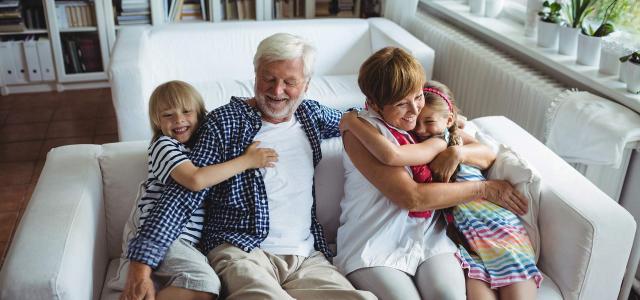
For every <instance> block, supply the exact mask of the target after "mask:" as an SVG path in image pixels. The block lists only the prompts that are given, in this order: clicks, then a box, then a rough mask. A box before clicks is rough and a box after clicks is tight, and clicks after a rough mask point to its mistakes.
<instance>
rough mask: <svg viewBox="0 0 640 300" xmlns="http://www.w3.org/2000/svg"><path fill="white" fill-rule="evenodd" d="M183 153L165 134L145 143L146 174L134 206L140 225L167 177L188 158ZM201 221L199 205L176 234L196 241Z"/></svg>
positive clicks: (146, 216) (163, 186) (186, 150)
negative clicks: (147, 144) (142, 191)
mask: <svg viewBox="0 0 640 300" xmlns="http://www.w3.org/2000/svg"><path fill="white" fill-rule="evenodd" d="M186 153H188V149H186V148H185V147H184V145H183V144H182V143H180V142H178V141H177V140H175V139H172V138H170V137H167V136H161V137H159V138H158V139H157V140H156V141H155V142H153V143H151V145H149V149H148V169H149V176H148V178H147V181H146V182H145V184H144V186H145V192H144V193H143V194H142V197H141V198H140V200H139V201H138V206H137V207H138V209H139V210H140V214H139V215H140V226H141V227H142V224H144V222H145V221H146V219H147V218H148V217H149V213H150V212H151V210H152V209H153V208H154V207H155V204H156V202H157V201H158V199H160V196H161V195H162V191H163V190H164V188H165V184H167V180H169V178H170V174H171V171H173V169H174V168H175V167H177V166H178V165H180V164H181V163H183V162H186V161H188V160H189V159H188V158H187V156H186ZM203 223H204V207H202V206H201V207H200V208H198V209H196V211H194V212H193V214H192V215H191V218H190V219H189V222H188V223H187V226H186V227H185V229H184V230H182V233H181V234H180V236H179V237H180V238H182V239H185V240H187V241H189V242H191V243H193V244H197V243H198V242H199V241H200V236H201V234H202V227H203Z"/></svg>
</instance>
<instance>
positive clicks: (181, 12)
mask: <svg viewBox="0 0 640 300" xmlns="http://www.w3.org/2000/svg"><path fill="white" fill-rule="evenodd" d="M168 5H169V6H168V11H165V13H166V14H167V21H168V22H180V21H181V20H186V21H188V20H192V21H193V20H206V12H205V10H206V4H205V0H173V1H171V3H170V4H168Z"/></svg>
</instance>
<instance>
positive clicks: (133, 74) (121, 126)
mask: <svg viewBox="0 0 640 300" xmlns="http://www.w3.org/2000/svg"><path fill="white" fill-rule="evenodd" d="M148 32H149V31H148V29H146V28H145V27H130V28H129V27H128V28H123V29H121V30H120V32H119V33H118V39H117V41H116V44H115V46H114V48H113V49H114V50H113V56H112V57H111V65H110V66H109V83H110V84H111V97H112V99H113V105H114V107H115V111H116V115H117V116H116V117H117V118H118V133H119V136H120V141H134V140H144V139H149V138H151V131H150V129H149V123H148V120H147V118H140V116H147V106H146V105H147V103H148V102H149V101H148V100H147V98H148V97H149V96H150V95H151V90H150V89H151V88H150V87H149V85H151V83H152V82H153V80H152V76H153V74H152V72H151V70H152V68H151V66H149V65H148V64H149V63H150V62H149V60H148V59H147V57H148V56H149V53H150V50H149V49H146V47H145V46H146V42H147V41H148V36H147V35H148ZM145 53H146V54H145ZM147 93H148V94H147Z"/></svg>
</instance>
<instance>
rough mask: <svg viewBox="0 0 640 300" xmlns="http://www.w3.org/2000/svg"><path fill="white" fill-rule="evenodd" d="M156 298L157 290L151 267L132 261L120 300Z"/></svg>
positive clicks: (152, 299)
mask: <svg viewBox="0 0 640 300" xmlns="http://www.w3.org/2000/svg"><path fill="white" fill-rule="evenodd" d="M155 298H156V290H155V288H154V287H153V281H151V267H149V266H147V265H145V264H143V263H139V262H137V261H131V262H130V263H129V273H128V274H127V282H126V284H125V285H124V291H122V294H120V300H155Z"/></svg>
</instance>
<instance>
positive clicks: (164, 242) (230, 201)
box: [127, 97, 342, 268]
mask: <svg viewBox="0 0 640 300" xmlns="http://www.w3.org/2000/svg"><path fill="white" fill-rule="evenodd" d="M247 99H248V98H239V97H232V98H231V101H230V103H229V104H227V105H223V106H221V107H218V108H216V109H215V110H213V111H211V112H210V113H209V114H208V115H207V117H206V119H205V121H204V122H203V124H202V126H200V129H199V130H198V137H197V139H196V141H195V145H194V146H193V148H192V151H191V153H190V154H189V158H191V161H192V162H193V164H194V165H196V166H206V165H211V164H218V163H222V162H225V161H228V160H230V159H233V158H235V157H238V156H240V155H242V153H244V151H245V149H246V148H247V147H248V146H249V145H250V144H251V142H252V141H253V138H254V137H255V135H256V134H257V133H258V131H259V130H260V128H261V126H262V121H261V118H260V114H259V112H258V110H257V109H256V108H253V107H250V106H249V105H248V104H247V103H246V100H247ZM295 116H296V118H297V119H298V120H299V121H300V123H302V128H303V129H304V131H305V134H306V135H307V137H308V138H309V143H310V145H311V149H312V150H313V165H314V167H315V166H317V165H318V163H319V162H320V159H321V158H322V153H321V150H320V142H321V140H322V139H327V138H331V137H337V136H339V135H340V130H339V128H338V124H339V123H340V118H341V117H342V113H341V112H340V111H338V110H335V109H331V108H328V107H326V106H324V105H321V104H320V103H318V102H317V101H313V100H303V101H302V103H301V104H300V106H299V107H298V109H297V110H296V112H295ZM309 184H313V183H312V182H310V183H309ZM312 188H314V187H312ZM314 191H315V190H314ZM205 201H206V202H207V205H206V206H205V207H206V213H207V218H206V221H205V223H204V229H203V234H202V239H201V243H200V247H201V249H200V250H202V252H203V253H208V252H209V251H210V250H211V249H213V248H215V247H216V246H218V245H221V244H222V243H225V242H227V243H230V244H232V245H234V246H236V247H238V248H240V249H242V250H244V251H247V252H249V251H251V250H252V249H254V248H256V247H259V246H260V243H261V242H262V241H263V240H264V239H265V238H266V237H267V234H268V232H269V206H268V201H267V195H266V190H265V186H264V180H263V178H262V175H261V174H260V172H259V171H258V170H256V169H253V170H247V171H245V172H242V173H240V174H238V175H236V176H234V177H232V178H230V179H229V180H226V181H224V182H221V183H220V184H218V185H216V186H214V187H211V188H207V189H203V190H201V191H199V192H191V191H189V190H187V189H185V188H184V187H182V186H180V185H179V184H176V183H171V184H169V185H167V187H166V191H165V192H164V193H162V196H161V199H160V201H158V202H157V204H156V205H157V206H156V209H154V210H152V211H151V212H150V214H149V217H148V219H147V220H148V222H147V223H146V224H144V226H141V227H140V232H139V234H138V235H137V236H136V237H135V238H133V239H132V240H131V243H130V244H129V249H128V252H127V258H129V259H131V260H135V261H138V262H142V263H144V264H146V265H148V266H151V267H153V268H155V267H156V266H157V265H158V264H159V263H160V261H161V260H162V258H163V257H164V255H165V253H166V251H167V249H168V248H169V245H170V244H171V242H172V241H174V240H175V239H176V237H178V235H179V234H180V233H181V232H182V229H183V228H184V226H185V225H186V224H187V221H188V217H187V216H188V215H189V214H190V213H191V212H192V211H194V210H195V209H196V208H198V207H200V205H202V203H204V202H205ZM310 209H311V234H313V237H314V248H315V249H316V250H318V251H321V252H322V253H324V254H325V255H326V256H327V257H331V256H332V252H331V250H329V247H328V246H327V243H326V241H325V239H324V235H323V233H322V226H321V225H320V223H319V222H318V218H317V216H316V204H315V192H314V202H313V206H312V207H311V208H310Z"/></svg>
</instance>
